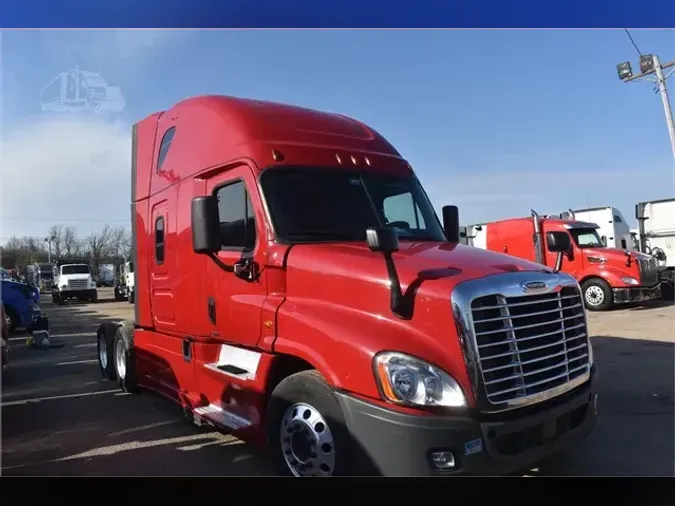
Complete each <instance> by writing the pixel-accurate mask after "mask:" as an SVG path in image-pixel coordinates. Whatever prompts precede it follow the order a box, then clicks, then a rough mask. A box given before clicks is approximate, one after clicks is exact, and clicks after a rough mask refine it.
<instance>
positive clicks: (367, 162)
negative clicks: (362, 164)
mask: <svg viewBox="0 0 675 506" xmlns="http://www.w3.org/2000/svg"><path fill="white" fill-rule="evenodd" d="M365 159H366V165H367V166H368V167H370V158H368V157H367V156H366V158H365Z"/></svg>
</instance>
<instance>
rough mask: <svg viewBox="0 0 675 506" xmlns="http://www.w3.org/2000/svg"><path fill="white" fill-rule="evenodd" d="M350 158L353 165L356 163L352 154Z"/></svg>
mask: <svg viewBox="0 0 675 506" xmlns="http://www.w3.org/2000/svg"><path fill="white" fill-rule="evenodd" d="M351 159H352V163H353V164H354V165H356V158H355V157H353V156H352V157H351Z"/></svg>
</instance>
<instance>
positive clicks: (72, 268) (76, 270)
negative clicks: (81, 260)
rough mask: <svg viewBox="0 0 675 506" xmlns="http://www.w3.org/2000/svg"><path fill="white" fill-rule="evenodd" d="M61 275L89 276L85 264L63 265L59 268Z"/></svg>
mask: <svg viewBox="0 0 675 506" xmlns="http://www.w3.org/2000/svg"><path fill="white" fill-rule="evenodd" d="M61 274H64V275H68V274H89V266H88V265H86V264H80V265H64V266H63V267H61Z"/></svg>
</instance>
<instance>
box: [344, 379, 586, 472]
mask: <svg viewBox="0 0 675 506" xmlns="http://www.w3.org/2000/svg"><path fill="white" fill-rule="evenodd" d="M338 399H339V401H340V404H341V406H342V410H343V412H344V414H345V418H346V422H347V427H348V429H349V432H350V434H351V436H352V439H353V440H354V444H355V450H356V453H357V458H356V459H355V460H356V461H357V465H358V463H361V464H362V466H363V467H361V468H360V469H359V471H360V472H365V473H368V474H370V472H371V471H374V472H376V473H378V474H382V475H384V476H453V475H503V474H509V473H513V472H516V471H520V470H524V469H527V468H529V467H532V466H533V465H534V464H536V463H537V462H539V461H541V460H543V459H545V458H546V457H548V456H550V455H552V454H554V453H557V452H559V451H561V450H563V449H565V448H567V447H568V446H570V445H571V444H573V443H575V442H577V441H579V440H581V439H583V438H584V437H586V436H587V435H588V434H590V433H591V432H592V430H593V428H594V427H595V423H596V418H597V394H596V392H595V388H594V378H591V380H589V381H588V382H587V383H585V384H584V385H583V386H581V387H579V388H578V389H576V390H573V391H572V392H568V393H567V394H565V395H562V396H560V398H557V399H552V400H551V401H549V402H546V403H543V404H542V406H540V407H539V409H538V410H537V411H536V412H534V413H529V414H527V415H522V416H519V417H518V416H516V417H515V418H514V416H515V415H513V414H512V415H511V417H510V418H507V416H506V415H504V416H503V417H502V419H501V420H500V419H497V418H492V419H486V420H480V421H479V420H477V419H476V418H473V417H470V416H468V415H467V416H416V415H407V414H401V413H397V412H394V411H391V410H387V409H384V408H381V407H379V406H375V405H373V404H370V403H367V402H364V401H362V400H359V399H356V398H354V397H351V396H349V395H347V394H344V393H338ZM532 408H535V407H534V406H532V407H530V408H529V409H532ZM529 409H528V408H523V411H526V410H528V411H529ZM535 409H536V408H535ZM438 451H451V452H452V453H453V456H454V459H455V467H454V468H453V469H451V470H439V469H437V468H436V467H435V466H434V465H433V463H432V459H431V453H432V452H438Z"/></svg>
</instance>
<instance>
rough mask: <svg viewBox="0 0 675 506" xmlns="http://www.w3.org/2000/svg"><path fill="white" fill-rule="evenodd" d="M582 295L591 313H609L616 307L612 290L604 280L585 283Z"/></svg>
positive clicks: (597, 279)
mask: <svg viewBox="0 0 675 506" xmlns="http://www.w3.org/2000/svg"><path fill="white" fill-rule="evenodd" d="M581 293H582V294H583V297H584V304H585V305H586V308H587V309H588V310H589V311H607V310H608V309H611V308H612V306H613V305H614V302H613V300H612V289H611V287H610V286H609V284H608V283H607V282H606V281H605V280H604V279H600V278H592V279H589V280H587V281H584V282H583V284H582V285H581Z"/></svg>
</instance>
